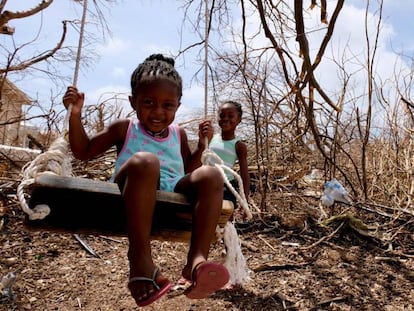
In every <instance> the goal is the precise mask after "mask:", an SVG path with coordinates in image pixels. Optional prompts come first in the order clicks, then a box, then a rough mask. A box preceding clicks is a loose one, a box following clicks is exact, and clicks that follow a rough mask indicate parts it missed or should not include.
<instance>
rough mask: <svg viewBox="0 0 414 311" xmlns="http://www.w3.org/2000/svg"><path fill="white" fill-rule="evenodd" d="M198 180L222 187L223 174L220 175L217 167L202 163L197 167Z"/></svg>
mask: <svg viewBox="0 0 414 311" xmlns="http://www.w3.org/2000/svg"><path fill="white" fill-rule="evenodd" d="M197 174H198V175H199V178H200V181H203V182H208V184H209V185H211V186H219V187H220V188H222V187H223V183H224V180H223V176H222V175H221V173H220V171H219V169H218V168H216V167H214V166H207V165H203V166H201V167H199V168H198V169H197Z"/></svg>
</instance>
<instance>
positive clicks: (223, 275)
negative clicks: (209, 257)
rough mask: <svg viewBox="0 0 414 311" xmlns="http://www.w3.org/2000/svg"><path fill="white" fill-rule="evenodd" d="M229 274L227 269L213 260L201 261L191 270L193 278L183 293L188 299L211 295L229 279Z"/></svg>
mask: <svg viewBox="0 0 414 311" xmlns="http://www.w3.org/2000/svg"><path fill="white" fill-rule="evenodd" d="M229 278H230V275H229V272H228V271H227V269H226V268H225V267H224V266H223V265H221V264H219V263H213V262H208V261H205V262H202V263H200V264H198V265H197V266H196V267H195V269H194V271H193V280H192V282H193V283H192V284H191V286H190V287H189V288H187V289H186V290H185V291H184V294H185V295H186V296H187V297H188V298H190V299H202V298H207V297H208V296H210V295H212V294H213V293H214V292H215V291H217V290H219V289H220V288H222V287H223V286H224V285H226V284H227V282H228V281H229Z"/></svg>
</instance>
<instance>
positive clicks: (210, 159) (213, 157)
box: [201, 148, 253, 219]
mask: <svg viewBox="0 0 414 311" xmlns="http://www.w3.org/2000/svg"><path fill="white" fill-rule="evenodd" d="M201 163H203V165H210V166H215V167H217V168H218V169H219V171H220V173H221V175H222V177H223V179H224V183H225V184H226V186H227V187H228V188H229V190H230V191H231V193H232V194H233V195H234V196H235V197H236V199H237V201H238V202H239V203H240V205H241V207H242V208H243V210H244V213H245V215H246V218H247V219H252V218H253V215H252V213H251V211H250V209H249V204H248V203H247V199H246V195H245V194H244V188H243V181H242V179H241V177H240V176H239V174H237V173H236V172H235V171H234V170H233V169H231V168H230V167H227V166H226V165H225V164H224V162H223V160H222V159H221V158H220V157H219V156H218V155H217V154H216V153H215V152H214V151H212V150H211V149H209V148H206V149H205V150H204V151H203V153H202V155H201ZM225 171H227V172H229V173H231V174H232V175H233V176H234V178H235V179H236V180H237V183H238V185H239V191H240V194H239V193H238V192H237V191H236V189H234V187H233V186H232V184H231V183H230V181H229V179H228V178H227V176H226V173H225Z"/></svg>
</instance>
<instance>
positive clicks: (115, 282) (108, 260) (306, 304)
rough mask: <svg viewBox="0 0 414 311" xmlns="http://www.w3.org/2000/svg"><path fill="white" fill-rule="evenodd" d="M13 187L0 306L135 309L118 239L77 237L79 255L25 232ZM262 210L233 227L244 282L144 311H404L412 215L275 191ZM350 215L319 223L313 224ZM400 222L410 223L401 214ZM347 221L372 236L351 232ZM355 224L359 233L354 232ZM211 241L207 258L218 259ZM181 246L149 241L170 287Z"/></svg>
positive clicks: (0, 207) (53, 238) (411, 284)
mask: <svg viewBox="0 0 414 311" xmlns="http://www.w3.org/2000/svg"><path fill="white" fill-rule="evenodd" d="M15 186H16V184H15V183H9V184H7V183H3V184H2V187H1V191H2V195H1V196H0V198H1V201H0V219H1V227H0V228H1V229H0V245H1V250H0V277H3V276H5V275H7V274H8V273H10V272H14V273H16V279H15V283H14V284H13V285H12V286H11V289H12V293H11V295H6V294H7V291H4V289H3V293H2V294H1V295H0V297H1V300H0V310H103V311H110V310H137V309H138V308H137V307H136V305H135V303H134V300H133V299H132V297H131V296H130V295H129V292H128V289H127V287H126V283H127V277H128V262H127V257H126V251H127V245H128V241H127V239H126V238H123V237H108V236H92V235H81V238H82V239H83V240H84V241H85V242H86V243H87V244H88V245H89V246H90V247H91V248H92V249H93V250H94V251H95V252H96V253H97V254H98V256H99V258H97V257H94V256H93V255H91V254H90V253H88V252H87V251H86V250H85V248H83V247H82V246H81V244H80V243H79V242H78V241H77V240H76V239H75V238H74V236H73V235H72V234H69V233H67V234H62V233H53V232H31V231H29V230H28V229H26V228H25V227H24V225H23V219H24V217H23V213H22V212H21V210H20V206H19V205H18V203H17V201H16V200H15V197H14V193H15ZM267 200H268V202H269V204H268V212H266V213H261V214H258V213H255V216H254V219H253V220H252V221H251V222H249V223H243V224H239V223H236V228H238V233H239V237H240V239H241V240H242V250H243V253H244V256H245V258H246V261H247V264H248V266H249V269H250V270H251V280H250V281H248V282H246V283H245V284H243V285H242V286H240V287H237V288H235V289H232V290H221V291H219V292H217V293H216V294H214V295H213V296H211V297H210V298H208V299H203V300H190V299H188V298H186V297H185V296H184V295H183V290H182V289H179V288H178V289H177V288H174V290H172V291H170V292H169V293H168V294H167V295H166V296H164V297H163V298H161V299H160V300H159V301H156V302H155V303H153V304H151V305H150V306H148V307H146V308H145V309H147V310H172V311H173V310H180V311H181V310H187V311H195V310H262V311H266V310H389V311H391V310H392V311H394V310H414V307H413V306H414V234H413V229H414V226H413V221H412V215H411V216H410V215H408V216H407V215H401V214H399V216H398V217H394V218H392V215H389V214H386V213H377V212H374V211H372V210H371V211H368V210H367V209H365V210H364V209H357V208H355V207H352V208H351V207H349V206H344V205H339V204H335V205H334V207H333V208H331V209H330V210H325V211H323V210H321V209H320V207H319V206H318V204H319V203H318V199H317V198H315V197H307V196H305V195H303V194H301V193H300V192H297V191H295V192H294V193H293V192H292V193H289V192H286V191H285V192H283V193H281V192H277V193H276V192H275V193H272V194H270V195H269V197H268V199H267ZM322 212H323V213H325V215H324V219H327V218H328V217H331V216H334V215H339V214H342V215H354V216H355V218H346V217H345V218H341V219H338V220H336V221H331V222H330V223H327V224H326V225H325V226H321V225H320V222H319V221H318V220H320V219H321V216H322V215H323V213H322ZM409 216H410V217H409ZM355 219H357V220H358V219H359V220H363V222H364V223H365V224H370V225H379V224H381V225H380V226H379V228H380V230H381V232H382V234H381V235H378V234H377V233H378V232H379V231H378V230H376V231H375V232H371V233H370V234H368V231H367V230H368V229H367V230H365V229H366V228H365V227H363V226H356V225H355V224H357V223H358V221H356V222H355ZM364 228H365V229H364ZM223 249H224V247H223V244H222V243H219V242H217V243H216V244H215V245H214V246H213V248H212V252H211V259H213V260H218V261H223V260H224V258H223ZM186 251H187V245H185V244H183V243H177V242H161V241H154V242H153V255H154V257H155V260H156V263H157V264H158V265H159V266H160V267H161V269H162V271H163V273H164V274H165V275H166V276H168V277H169V278H170V279H171V280H172V281H177V280H178V279H179V277H180V271H181V269H182V267H183V264H184V260H185V255H186Z"/></svg>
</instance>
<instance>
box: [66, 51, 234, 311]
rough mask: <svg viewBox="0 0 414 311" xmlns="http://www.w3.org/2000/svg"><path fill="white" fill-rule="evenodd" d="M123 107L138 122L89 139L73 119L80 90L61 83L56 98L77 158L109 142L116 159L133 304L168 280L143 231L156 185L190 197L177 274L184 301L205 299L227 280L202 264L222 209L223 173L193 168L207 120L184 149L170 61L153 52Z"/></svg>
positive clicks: (165, 287) (216, 267)
mask: <svg viewBox="0 0 414 311" xmlns="http://www.w3.org/2000/svg"><path fill="white" fill-rule="evenodd" d="M131 90H132V95H131V96H130V97H129V101H130V104H131V107H132V108H133V109H134V110H135V112H136V116H137V119H138V120H139V122H138V121H131V120H130V119H120V120H116V121H115V122H113V123H112V124H110V125H109V126H108V127H107V128H105V129H104V130H103V131H101V132H99V133H97V134H96V135H94V136H93V137H91V138H89V137H88V135H87V134H86V132H85V129H84V127H83V124H82V121H81V111H82V106H83V104H84V94H83V93H80V92H78V90H77V88H76V87H73V86H70V87H68V89H67V91H66V94H65V96H64V98H63V103H64V105H65V107H66V108H68V107H69V106H71V107H72V108H71V114H70V118H69V142H70V146H71V149H72V152H73V154H74V156H75V157H76V158H78V159H81V160H86V159H91V158H93V157H96V156H98V155H100V154H102V153H103V152H105V151H106V150H108V149H110V148H112V146H116V148H117V152H118V159H117V163H116V172H115V176H114V181H115V182H116V183H118V185H119V188H120V190H121V195H122V198H123V201H124V205H125V208H126V212H127V233H128V239H129V250H128V259H129V266H130V269H129V283H128V288H129V290H130V292H131V295H132V296H133V298H134V299H135V301H136V303H137V304H138V306H146V305H149V304H151V303H152V302H154V301H156V300H157V299H159V298H160V297H161V296H163V295H165V294H166V293H167V292H168V291H169V290H170V288H171V286H172V283H171V282H170V281H169V280H168V279H167V278H166V277H165V276H164V275H163V274H162V273H161V272H160V270H159V268H158V267H156V266H155V263H154V261H153V258H152V255H151V244H150V234H151V226H152V218H153V214H154V209H155V203H156V191H157V189H165V190H169V191H175V192H180V193H183V194H186V195H188V196H191V200H192V202H193V203H194V205H193V206H194V213H193V220H192V224H193V229H192V233H191V242H190V247H189V250H188V255H187V262H186V264H185V266H184V268H183V270H182V277H184V278H186V279H188V280H191V282H192V284H191V286H190V287H189V288H188V289H187V290H186V291H185V292H184V294H185V295H186V296H187V297H188V298H206V297H208V296H210V295H211V294H213V293H214V292H215V291H216V290H218V289H220V288H222V287H223V286H224V285H225V284H226V283H227V282H228V280H229V273H228V271H227V269H226V268H225V267H224V266H223V265H222V264H220V263H215V262H210V261H208V254H209V249H210V243H211V241H213V240H214V239H213V237H214V235H215V230H216V226H217V223H218V220H219V216H220V213H221V208H222V201H223V191H222V187H223V178H222V176H221V173H220V171H219V170H218V169H217V168H215V167H212V166H206V165H201V154H202V152H203V150H204V149H205V147H206V146H205V137H207V138H208V141H210V140H211V138H212V136H213V127H212V125H211V122H210V121H203V122H201V123H200V125H199V143H198V147H197V148H196V150H195V151H194V152H191V151H190V147H189V145H188V140H187V135H186V133H185V131H184V129H183V128H179V127H177V126H171V124H172V123H173V121H174V118H175V114H176V111H177V109H178V108H179V106H180V104H181V103H180V100H181V95H182V81H181V77H180V75H179V74H178V72H177V71H176V70H175V68H174V60H173V59H172V58H168V57H164V56H163V55H160V54H155V55H151V56H149V57H148V58H147V59H146V60H145V61H144V62H143V63H142V64H140V65H139V66H138V67H137V68H136V69H135V71H134V72H133V73H132V76H131Z"/></svg>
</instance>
